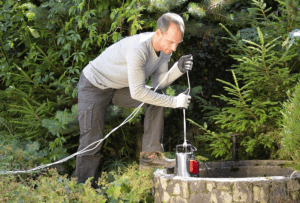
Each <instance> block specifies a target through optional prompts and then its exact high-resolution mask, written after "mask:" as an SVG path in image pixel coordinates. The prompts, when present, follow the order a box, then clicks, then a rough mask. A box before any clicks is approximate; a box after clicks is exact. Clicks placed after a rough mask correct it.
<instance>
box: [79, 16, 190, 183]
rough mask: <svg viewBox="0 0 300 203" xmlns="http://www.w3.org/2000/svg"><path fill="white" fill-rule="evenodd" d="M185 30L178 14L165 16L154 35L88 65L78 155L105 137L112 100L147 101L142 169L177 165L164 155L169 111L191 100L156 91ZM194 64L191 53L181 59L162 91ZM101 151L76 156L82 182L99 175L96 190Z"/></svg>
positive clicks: (127, 41) (120, 45) (123, 103)
mask: <svg viewBox="0 0 300 203" xmlns="http://www.w3.org/2000/svg"><path fill="white" fill-rule="evenodd" d="M184 29H185V26H184V22H183V19H182V18H181V17H180V16H179V15H177V14H174V13H166V14H164V15H162V16H161V17H160V18H159V19H158V21H157V30H156V31H155V32H148V33H142V34H137V35H134V36H130V37H126V38H124V39H122V40H120V41H119V42H117V43H115V44H113V45H111V46H110V47H108V48H107V49H106V50H105V51H104V52H103V53H101V54H100V55H99V56H98V57H97V58H96V59H95V60H93V61H90V62H89V64H88V65H87V66H86V67H85V68H84V69H83V73H82V74H81V76H80V79H79V82H78V84H77V88H78V106H77V110H78V121H79V127H80V138H79V147H78V151H80V150H82V149H84V148H85V147H86V146H88V145H89V144H91V143H93V142H95V141H97V140H100V139H101V138H103V133H104V122H105V114H106V111H107V108H108V106H109V104H110V102H111V101H112V103H113V104H114V105H116V106H120V107H137V106H138V105H140V104H141V103H142V102H145V105H144V106H145V107H146V109H145V119H144V135H143V139H142V153H141V157H140V166H141V167H145V166H152V167H174V166H175V160H170V159H166V158H165V157H164V155H163V153H162V152H163V151H164V150H163V145H162V135H163V126H164V117H163V116H164V107H171V108H188V106H189V103H190V99H191V97H190V96H189V95H185V94H179V95H178V96H176V97H172V96H168V95H165V94H163V92H161V91H159V92H154V91H153V90H152V89H153V88H155V87H156V86H157V85H158V84H159V83H160V82H161V81H162V80H163V78H165V76H166V74H167V72H168V62H169V61H170V58H171V55H172V52H173V51H176V48H177V46H178V44H179V43H181V42H182V41H183V35H184ZM192 66H193V57H192V55H186V56H182V57H181V58H180V59H179V60H178V62H176V63H175V64H174V66H173V67H172V68H171V70H170V74H169V75H168V76H167V78H166V80H165V81H164V82H163V83H162V84H161V85H160V86H159V88H158V90H161V89H164V88H166V87H167V86H168V85H170V84H171V83H172V82H173V81H175V80H176V79H177V78H179V77H180V76H181V75H183V74H184V73H185V72H186V71H190V70H191V69H192ZM150 75H152V86H153V87H152V89H151V88H149V87H146V86H145V80H146V79H147V78H148V77H149V76H150ZM100 148H101V146H99V147H98V148H97V149H95V150H93V151H89V152H86V153H83V154H80V155H77V157H76V170H75V175H76V177H77V178H78V180H77V183H84V182H85V181H86V180H87V179H88V177H94V178H93V179H92V182H91V183H92V186H93V187H94V188H97V184H96V183H95V181H97V180H98V178H99V161H100V153H99V152H100Z"/></svg>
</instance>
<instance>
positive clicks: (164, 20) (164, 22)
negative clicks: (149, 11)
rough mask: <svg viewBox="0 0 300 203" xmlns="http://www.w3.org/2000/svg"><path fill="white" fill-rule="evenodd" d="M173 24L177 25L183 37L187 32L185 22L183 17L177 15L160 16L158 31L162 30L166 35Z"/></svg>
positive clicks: (166, 14)
mask: <svg viewBox="0 0 300 203" xmlns="http://www.w3.org/2000/svg"><path fill="white" fill-rule="evenodd" d="M171 22H172V23H175V24H176V25H177V26H178V27H179V29H180V31H181V34H182V37H183V35H184V30H185V26H184V22H183V19H182V17H181V16H180V15H178V14H176V13H165V14H163V15H162V16H160V17H159V19H158V20H157V29H160V30H161V32H162V33H165V32H166V31H167V30H168V28H169V26H170V24H171Z"/></svg>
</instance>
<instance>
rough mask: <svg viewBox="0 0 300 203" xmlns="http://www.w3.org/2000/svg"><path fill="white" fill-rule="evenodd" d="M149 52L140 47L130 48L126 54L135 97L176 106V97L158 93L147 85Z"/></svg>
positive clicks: (155, 103) (129, 78) (158, 103)
mask: <svg viewBox="0 0 300 203" xmlns="http://www.w3.org/2000/svg"><path fill="white" fill-rule="evenodd" d="M146 53H147V52H143V51H142V50H139V49H134V50H128V52H127V54H126V60H127V68H128V84H129V90H130V95H131V97H132V98H133V99H135V100H137V101H140V102H145V103H147V104H152V105H155V106H163V107H171V108H176V103H177V101H176V98H175V97H171V96H168V95H163V94H159V93H156V92H154V91H152V90H150V89H148V88H146V86H145V80H146V74H145V69H144V68H145V64H146V61H147V56H146Z"/></svg>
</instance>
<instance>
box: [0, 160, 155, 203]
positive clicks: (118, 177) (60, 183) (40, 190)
mask: <svg viewBox="0 0 300 203" xmlns="http://www.w3.org/2000/svg"><path fill="white" fill-rule="evenodd" d="M152 178H153V169H145V170H139V166H138V165H137V164H132V165H130V166H129V167H128V168H126V170H125V171H124V173H121V172H120V170H119V171H117V172H109V173H106V172H104V173H102V176H101V178H99V181H98V185H99V186H100V188H99V189H96V190H95V189H93V188H92V187H91V186H90V179H88V180H87V181H86V182H85V183H84V184H78V185H77V184H76V179H75V178H71V179H69V178H67V175H64V176H61V175H59V174H58V173H57V171H56V169H50V170H48V172H47V173H46V174H43V175H40V176H39V177H37V178H36V179H31V178H27V179H23V178H18V177H16V176H3V175H2V176H0V202H83V203H86V202H102V203H104V202H111V203H112V202H154V200H153V197H152V194H151V190H152V186H153V181H152Z"/></svg>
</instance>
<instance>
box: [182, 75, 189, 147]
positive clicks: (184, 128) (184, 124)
mask: <svg viewBox="0 0 300 203" xmlns="http://www.w3.org/2000/svg"><path fill="white" fill-rule="evenodd" d="M186 76H187V79H188V85H189V87H188V90H189V91H188V93H187V95H189V94H190V91H191V85H190V78H189V72H188V71H187V72H186ZM183 135H184V141H183V147H185V148H186V147H187V142H186V118H185V109H183Z"/></svg>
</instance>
